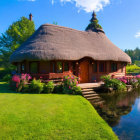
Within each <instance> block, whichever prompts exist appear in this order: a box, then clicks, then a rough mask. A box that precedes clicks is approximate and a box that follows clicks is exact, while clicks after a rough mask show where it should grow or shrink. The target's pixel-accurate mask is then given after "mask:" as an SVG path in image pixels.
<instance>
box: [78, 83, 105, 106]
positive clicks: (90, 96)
mask: <svg viewBox="0 0 140 140" xmlns="http://www.w3.org/2000/svg"><path fill="white" fill-rule="evenodd" d="M98 86H99V84H93V83H92V84H81V85H80V87H81V89H82V95H83V97H84V98H86V99H87V100H88V101H90V103H91V104H93V105H100V104H103V103H104V101H103V99H102V98H101V97H100V95H99V94H98V93H96V92H95V91H94V89H95V88H97V87H98Z"/></svg>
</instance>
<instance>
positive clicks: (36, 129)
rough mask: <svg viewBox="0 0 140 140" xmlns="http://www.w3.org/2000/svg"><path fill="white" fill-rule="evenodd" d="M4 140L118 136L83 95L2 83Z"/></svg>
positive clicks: (0, 126)
mask: <svg viewBox="0 0 140 140" xmlns="http://www.w3.org/2000/svg"><path fill="white" fill-rule="evenodd" d="M0 139H1V140H2V139H3V140H9V139H10V140H19V139H20V140H22V139H28V140H94V139H95V140H103V139H105V140H115V139H118V138H117V137H116V136H115V134H114V133H113V131H112V129H111V128H110V127H109V126H108V125H107V123H106V122H105V121H104V120H102V119H101V117H100V116H99V115H98V114H97V112H96V111H95V109H94V108H93V107H92V106H91V105H90V103H89V102H88V101H87V100H86V99H84V98H83V97H81V96H72V95H55V94H15V93H11V91H10V90H8V86H7V84H5V83H2V82H1V83H0Z"/></svg>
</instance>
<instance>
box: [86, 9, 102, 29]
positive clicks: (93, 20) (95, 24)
mask: <svg viewBox="0 0 140 140" xmlns="http://www.w3.org/2000/svg"><path fill="white" fill-rule="evenodd" d="M98 22H99V21H98V19H97V18H96V14H95V12H93V14H92V18H91V20H90V23H89V25H88V26H87V28H86V31H88V30H92V31H97V30H98V29H102V26H101V25H99V23H98Z"/></svg>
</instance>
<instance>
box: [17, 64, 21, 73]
mask: <svg viewBox="0 0 140 140" xmlns="http://www.w3.org/2000/svg"><path fill="white" fill-rule="evenodd" d="M20 68H21V65H20V64H19V63H18V65H17V73H20V70H21V69H20Z"/></svg>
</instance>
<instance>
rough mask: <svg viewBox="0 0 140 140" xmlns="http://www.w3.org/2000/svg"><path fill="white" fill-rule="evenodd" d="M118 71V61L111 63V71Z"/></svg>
mask: <svg viewBox="0 0 140 140" xmlns="http://www.w3.org/2000/svg"><path fill="white" fill-rule="evenodd" d="M115 71H117V63H111V72H115Z"/></svg>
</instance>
